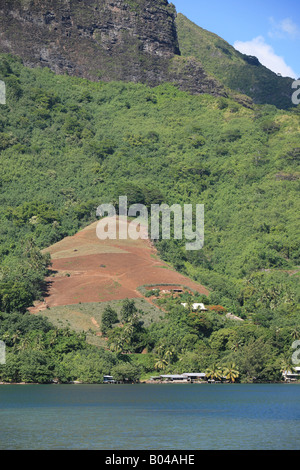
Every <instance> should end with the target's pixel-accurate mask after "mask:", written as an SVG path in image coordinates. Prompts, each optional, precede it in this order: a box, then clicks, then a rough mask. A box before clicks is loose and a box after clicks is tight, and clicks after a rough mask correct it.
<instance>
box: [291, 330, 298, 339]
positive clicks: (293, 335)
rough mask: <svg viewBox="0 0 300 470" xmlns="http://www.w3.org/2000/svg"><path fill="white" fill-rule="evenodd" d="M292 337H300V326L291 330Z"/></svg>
mask: <svg viewBox="0 0 300 470" xmlns="http://www.w3.org/2000/svg"><path fill="white" fill-rule="evenodd" d="M291 337H292V338H293V339H295V340H296V339H299V338H300V331H299V328H297V327H295V328H294V329H293V330H292V332H291Z"/></svg>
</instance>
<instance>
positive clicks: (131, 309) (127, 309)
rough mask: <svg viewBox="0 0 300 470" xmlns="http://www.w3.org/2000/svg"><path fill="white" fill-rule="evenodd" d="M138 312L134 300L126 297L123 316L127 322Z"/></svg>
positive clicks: (122, 311)
mask: <svg viewBox="0 0 300 470" xmlns="http://www.w3.org/2000/svg"><path fill="white" fill-rule="evenodd" d="M135 313H137V308H136V306H135V303H134V300H129V299H125V300H124V302H123V305H122V308H121V318H122V321H124V322H125V323H126V322H128V321H129V320H130V319H131V318H132V317H133V316H134V314H135Z"/></svg>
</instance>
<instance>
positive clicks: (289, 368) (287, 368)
mask: <svg viewBox="0 0 300 470" xmlns="http://www.w3.org/2000/svg"><path fill="white" fill-rule="evenodd" d="M280 372H282V374H283V376H286V373H287V372H291V373H293V372H295V366H294V364H293V363H292V360H291V358H290V357H284V358H283V359H282V360H281V368H280Z"/></svg>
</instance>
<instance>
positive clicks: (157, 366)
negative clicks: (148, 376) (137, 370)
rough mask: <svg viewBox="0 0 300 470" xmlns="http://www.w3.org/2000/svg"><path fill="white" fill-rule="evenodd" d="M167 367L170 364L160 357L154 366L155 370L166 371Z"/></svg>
mask: <svg viewBox="0 0 300 470" xmlns="http://www.w3.org/2000/svg"><path fill="white" fill-rule="evenodd" d="M167 365H168V362H167V361H166V359H163V358H161V357H158V358H157V360H156V363H155V364H154V368H155V369H160V370H164V369H166V367H167Z"/></svg>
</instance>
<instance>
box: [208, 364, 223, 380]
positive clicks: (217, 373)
mask: <svg viewBox="0 0 300 470" xmlns="http://www.w3.org/2000/svg"><path fill="white" fill-rule="evenodd" d="M205 374H206V377H208V378H209V379H211V380H221V379H222V377H223V373H222V369H221V367H220V366H219V365H218V364H213V365H212V366H210V367H209V368H208V369H206V371H205Z"/></svg>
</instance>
